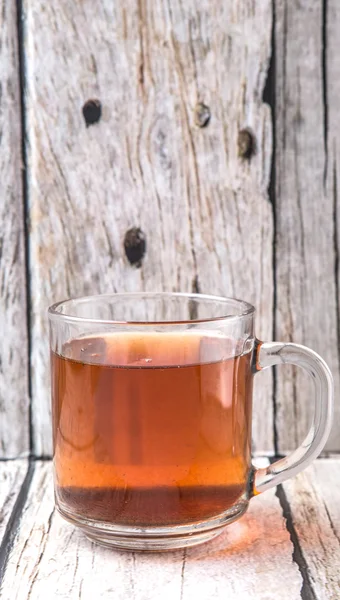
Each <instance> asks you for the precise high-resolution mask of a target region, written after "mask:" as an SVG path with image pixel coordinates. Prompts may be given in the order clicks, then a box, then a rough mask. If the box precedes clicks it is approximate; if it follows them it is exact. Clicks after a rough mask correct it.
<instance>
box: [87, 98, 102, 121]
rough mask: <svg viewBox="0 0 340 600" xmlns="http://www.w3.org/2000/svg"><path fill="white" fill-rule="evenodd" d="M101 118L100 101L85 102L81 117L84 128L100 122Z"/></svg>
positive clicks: (93, 99)
mask: <svg viewBox="0 0 340 600" xmlns="http://www.w3.org/2000/svg"><path fill="white" fill-rule="evenodd" d="M101 116H102V105H101V102H100V100H97V99H95V98H92V99H91V100H87V102H85V104H84V106H83V117H84V119H85V123H86V127H90V125H94V124H95V123H98V121H100V118H101Z"/></svg>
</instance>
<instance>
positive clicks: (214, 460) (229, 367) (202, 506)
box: [49, 293, 333, 550]
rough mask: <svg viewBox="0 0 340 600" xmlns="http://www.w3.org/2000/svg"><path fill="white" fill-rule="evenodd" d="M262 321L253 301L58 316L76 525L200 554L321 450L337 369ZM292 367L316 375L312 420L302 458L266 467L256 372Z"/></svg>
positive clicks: (57, 476)
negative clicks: (271, 338) (273, 337)
mask: <svg viewBox="0 0 340 600" xmlns="http://www.w3.org/2000/svg"><path fill="white" fill-rule="evenodd" d="M254 315H255V309H254V308H253V306H251V305H250V304H248V303H246V302H243V301H240V300H235V299H231V298H220V297H215V296H204V295H200V294H175V293H173V294H171V293H155V294H152V293H130V294H108V295H102V296H92V297H86V298H79V299H75V300H67V301H65V302H60V303H58V304H55V305H54V306H52V307H51V308H50V309H49V321H50V343H51V373H52V415H53V442H54V481H55V498H56V506H57V509H58V511H59V512H60V513H61V515H62V516H63V517H64V518H65V519H67V520H68V521H70V522H71V523H73V524H74V525H76V526H78V527H80V528H81V529H83V530H84V531H85V533H86V535H87V536H88V537H89V538H90V539H92V540H94V541H96V542H99V543H101V544H104V545H108V546H115V547H119V548H125V549H131V550H167V549H174V548H181V547H187V546H192V545H195V544H198V543H202V542H204V541H207V540H210V539H212V538H213V537H215V536H216V535H218V534H219V533H220V532H221V531H222V529H223V528H224V527H225V526H226V525H228V524H229V523H231V522H232V521H234V520H235V519H238V518H239V517H240V516H241V515H242V514H243V513H244V512H245V511H246V509H247V507H248V503H249V500H250V499H251V497H252V496H254V495H256V494H259V493H261V492H264V491H265V490H267V489H269V488H271V487H273V486H276V485H277V484H279V483H281V482H283V481H284V480H286V479H287V478H288V477H291V476H293V475H295V474H296V473H298V472H299V471H301V470H302V469H304V468H305V467H307V465H308V464H309V463H310V462H311V461H312V460H313V459H314V458H315V457H316V456H317V455H318V454H319V453H320V451H321V450H322V448H323V446H324V444H325V442H326V440H327V437H328V435H329V431H330V428H331V421H332V404H333V381H332V376H331V373H330V371H329V369H328V367H327V365H326V364H325V362H324V361H323V360H322V359H321V358H320V357H319V356H318V355H317V354H316V353H315V352H313V351H312V350H309V349H308V348H305V347H303V346H299V345H297V344H291V343H287V344H284V343H279V342H266V343H264V342H261V341H259V340H257V339H256V337H255V335H254ZM287 363H289V364H293V365H297V366H299V367H302V368H303V369H305V370H306V371H307V372H308V373H309V374H310V375H311V377H312V380H313V383H314V393H315V411H314V420H313V424H312V426H311V429H310V431H309V433H308V435H307V437H306V439H305V440H304V442H303V443H302V445H301V446H300V447H299V448H297V450H295V451H294V452H293V453H292V454H290V455H289V456H287V457H285V458H281V459H280V460H278V461H276V462H275V463H273V464H271V465H270V466H268V467H266V468H261V469H256V468H255V467H254V466H253V465H252V462H251V413H252V383H253V376H254V375H255V374H256V373H257V372H259V371H261V370H263V369H265V368H267V367H271V366H273V365H277V364H287Z"/></svg>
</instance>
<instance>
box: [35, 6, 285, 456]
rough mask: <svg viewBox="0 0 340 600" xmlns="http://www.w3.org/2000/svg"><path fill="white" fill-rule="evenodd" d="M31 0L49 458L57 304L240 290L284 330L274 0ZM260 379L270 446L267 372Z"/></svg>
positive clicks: (267, 321) (44, 436) (42, 428)
mask: <svg viewBox="0 0 340 600" xmlns="http://www.w3.org/2000/svg"><path fill="white" fill-rule="evenodd" d="M25 12H26V52H27V86H28V89H27V103H28V104H27V106H28V109H27V122H28V137H29V157H28V166H29V173H28V179H29V199H30V230H31V256H30V263H31V278H32V326H33V329H32V363H33V382H32V383H33V412H34V437H35V451H36V453H37V455H46V454H50V453H51V436H50V410H49V392H48V368H47V362H48V342H47V325H46V314H45V311H46V308H47V306H48V305H49V304H50V303H51V302H52V301H56V300H59V299H62V298H65V297H67V296H79V295H82V294H91V293H98V292H109V291H123V290H126V291H128V290H142V289H145V290H155V291H156V290H164V291H170V290H177V291H179V290H180V291H191V290H195V291H197V290H200V291H202V292H209V293H217V294H224V295H235V296H237V297H242V298H246V299H248V300H250V301H252V302H254V303H255V304H256V306H257V307H258V309H259V315H258V335H259V336H261V337H262V338H270V337H271V335H272V300H273V289H272V209H271V205H270V203H269V201H268V199H267V193H266V189H267V185H268V180H269V170H270V158H271V119H270V111H269V109H268V107H267V106H265V105H264V104H263V102H262V92H263V88H264V84H265V79H266V70H267V65H268V60H269V54H270V36H271V2H270V0H263V1H261V2H258V3H254V2H253V1H252V0H232V1H230V2H219V1H217V0H213V1H212V0H209V1H208V0H203V1H202V0H189V1H186V2H184V1H182V0H170V1H163V0H152V1H151V0H130V1H129V2H128V3H127V4H126V3H116V2H111V0H100V1H98V2H96V3H95V5H94V3H93V2H90V1H89V0H85V1H84V2H69V1H68V0H60V1H59V2H58V3H57V4H56V3H53V2H52V3H46V2H43V1H42V0H26V1H25ZM89 100H92V103H91V102H90V103H88V104H86V103H87V102H88V101H89ZM93 100H94V101H95V102H93ZM98 102H100V105H101V109H99V108H98V106H99V104H98ZM83 112H85V116H86V118H87V123H86V119H84V114H83ZM209 115H210V119H209ZM93 121H95V122H93ZM246 128H250V129H251V130H252V132H253V134H254V136H255V139H256V148H257V151H256V153H255V155H252V147H254V144H249V139H250V138H249V135H248V134H247V133H243V134H242V135H241V137H240V136H239V133H240V131H241V130H244V129H246ZM133 227H138V228H141V230H142V231H143V233H144V234H145V236H146V244H147V246H146V248H147V249H146V254H145V256H144V257H141V260H140V261H138V263H137V265H135V266H133V265H131V264H130V263H129V261H128V260H127V257H126V255H125V253H124V247H123V241H124V237H125V234H126V232H127V231H128V230H129V229H130V228H133ZM261 383H262V385H260V387H261V392H260V393H259V395H258V402H257V403H256V408H257V409H256V411H255V412H256V417H255V427H254V435H255V439H256V441H257V446H258V447H261V448H264V447H271V446H272V399H271V392H272V385H271V375H270V374H264V375H263V376H262V382H261ZM257 385H258V386H259V383H257Z"/></svg>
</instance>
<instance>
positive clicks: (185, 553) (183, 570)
mask: <svg viewBox="0 0 340 600" xmlns="http://www.w3.org/2000/svg"><path fill="white" fill-rule="evenodd" d="M186 560H187V551H186V548H184V550H183V558H182V569H181V595H180V600H183V594H184V574H185V564H186Z"/></svg>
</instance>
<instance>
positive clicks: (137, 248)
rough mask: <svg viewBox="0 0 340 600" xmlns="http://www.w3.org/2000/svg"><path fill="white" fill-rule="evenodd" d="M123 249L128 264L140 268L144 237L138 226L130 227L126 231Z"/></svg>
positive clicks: (144, 249)
mask: <svg viewBox="0 0 340 600" xmlns="http://www.w3.org/2000/svg"><path fill="white" fill-rule="evenodd" d="M124 250H125V254H126V258H127V259H128V261H129V263H130V265H133V266H134V267H136V268H137V269H138V268H140V267H141V266H142V260H143V258H144V254H145V252H146V237H145V234H144V232H143V231H142V230H141V229H140V228H139V227H132V228H131V229H128V231H127V232H126V234H125V238H124Z"/></svg>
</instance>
